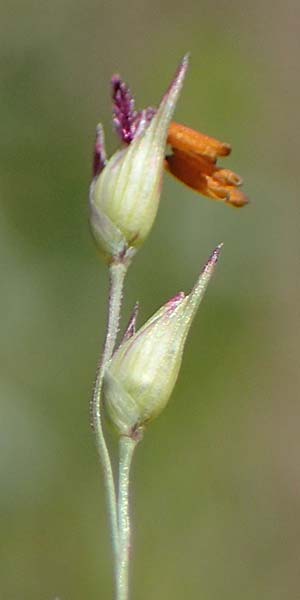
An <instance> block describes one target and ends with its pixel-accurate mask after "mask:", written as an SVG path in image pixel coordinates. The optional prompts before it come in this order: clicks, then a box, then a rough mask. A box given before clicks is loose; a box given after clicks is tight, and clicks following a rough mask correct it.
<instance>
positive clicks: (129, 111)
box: [111, 75, 137, 144]
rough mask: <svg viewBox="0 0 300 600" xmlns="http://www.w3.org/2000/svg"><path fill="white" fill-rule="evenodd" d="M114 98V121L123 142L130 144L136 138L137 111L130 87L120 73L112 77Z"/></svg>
mask: <svg viewBox="0 0 300 600" xmlns="http://www.w3.org/2000/svg"><path fill="white" fill-rule="evenodd" d="M111 85H112V100H113V122H114V125H115V128H116V131H117V134H118V135H119V136H120V138H121V140H122V142H124V143H125V144H130V142H132V140H133V138H134V133H135V129H136V125H135V121H136V117H137V114H136V111H135V108H134V98H133V96H132V94H131V92H130V89H129V88H128V86H127V85H126V83H125V82H124V81H122V79H121V78H120V76H119V75H113V77H112V79H111Z"/></svg>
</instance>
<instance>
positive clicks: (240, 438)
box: [0, 0, 300, 600]
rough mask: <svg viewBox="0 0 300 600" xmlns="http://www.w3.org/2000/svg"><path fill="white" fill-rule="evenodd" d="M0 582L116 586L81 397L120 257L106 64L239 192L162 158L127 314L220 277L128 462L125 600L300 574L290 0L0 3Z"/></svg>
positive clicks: (245, 591) (295, 137) (104, 593)
mask: <svg viewBox="0 0 300 600" xmlns="http://www.w3.org/2000/svg"><path fill="white" fill-rule="evenodd" d="M1 13H2V16H1V25H0V29H1V35H0V47H1V50H0V54H1V58H0V61H1V79H2V84H1V98H0V115H1V136H0V148H1V183H0V185H1V219H0V228H1V236H0V255H1V266H2V268H1V293H0V307H1V317H2V318H1V336H0V337H1V350H0V351H1V363H0V364H1V366H0V390H1V437H0V439H1V441H0V444H1V452H0V464H1V493H0V522H1V578H0V587H1V597H2V598H6V600H21V599H22V600H54V599H57V598H59V599H60V600H82V599H83V598H88V599H89V600H96V599H99V598H103V599H104V598H105V599H106V598H107V599H109V598H112V597H113V596H112V594H113V587H112V567H111V549H110V544H109V531H108V526H107V520H106V514H105V503H104V494H103V484H102V478H101V473H100V469H99V466H98V463H97V457H96V452H95V448H94V441H93V438H92V435H91V432H90V429H89V417H88V401H89V397H90V394H91V389H92V384H93V380H94V372H95V366H96V362H97V358H98V355H99V351H100V347H101V343H102V339H103V335H104V327H105V319H106V317H105V305H106V295H107V273H106V269H105V267H104V265H103V264H102V263H101V262H100V261H99V260H98V259H97V257H96V252H95V249H94V246H93V243H92V240H91V238H90V235H89V231H88V225H87V190H88V185H89V181H90V174H91V151H92V145H93V141H94V128H95V125H96V123H97V122H98V121H99V120H102V122H103V123H104V126H105V129H106V137H107V145H108V148H109V151H110V152H111V151H113V150H114V148H115V147H116V144H117V140H116V137H115V136H114V134H113V132H112V128H111V113H110V97H109V79H110V76H111V74H112V73H113V72H116V71H117V72H120V73H121V74H122V76H123V77H124V78H125V79H126V80H127V81H128V82H130V85H131V88H132V90H133V91H134V92H135V94H136V98H137V104H138V106H139V107H142V106H145V105H149V104H150V105H155V104H157V102H158V101H159V99H160V97H161V95H162V93H163V91H164V89H165V88H166V86H167V84H168V82H169V80H170V77H171V76H172V74H173V72H174V70H175V68H176V65H177V63H178V61H179V59H180V58H181V56H182V55H183V54H184V53H185V52H186V51H187V50H190V51H191V68H190V71H189V74H188V77H187V80H186V84H185V87H184V91H183V93H182V96H181V99H180V102H179V105H178V109H177V113H176V119H177V120H179V121H181V122H184V123H186V124H187V125H190V126H193V127H195V128H199V129H200V130H202V131H204V132H206V133H208V134H210V135H214V136H216V137H219V138H220V139H223V140H225V141H228V142H231V143H232V146H233V154H232V157H230V159H228V160H227V161H226V162H227V163H228V166H231V167H232V168H233V169H234V170H236V171H237V172H238V173H241V174H242V175H243V176H244V180H245V186H244V189H245V191H246V192H247V193H248V194H249V196H250V197H251V200H252V203H251V205H249V206H248V207H246V208H245V209H243V210H240V211H237V210H234V209H231V208H230V207H226V206H223V205H221V204H218V203H214V202H212V201H209V200H207V199H204V198H201V197H199V196H197V195H196V194H194V193H193V192H191V191H190V190H188V189H187V188H184V187H183V186H181V185H180V184H178V183H177V182H176V181H175V180H173V179H171V178H169V177H167V176H166V178H165V182H164V189H163V194H162V200H161V206H160V211H159V215H158V218H157V221H156V224H155V227H154V229H153V231H152V234H151V236H150V237H149V239H148V241H147V243H146V244H145V246H144V247H143V249H142V250H141V251H140V253H139V254H138V256H137V257H136V260H135V262H134V264H133V266H132V267H131V270H130V273H129V276H128V280H127V286H126V300H125V306H124V321H123V322H124V323H125V321H126V320H127V318H128V315H129V312H130V309H131V308H132V305H133V303H134V302H135V300H136V299H137V298H138V299H139V300H140V304H141V310H140V323H142V322H143V321H144V320H145V319H146V318H147V317H148V316H149V315H150V314H151V313H152V312H153V311H154V310H155V309H156V308H157V307H158V306H159V305H160V304H162V303H163V302H164V301H166V300H167V299H168V298H169V297H171V296H172V295H173V294H174V293H176V292H177V291H179V290H181V289H184V290H188V289H189V288H190V287H191V285H192V284H193V282H194V280H195V278H196V276H197V273H198V272H199V269H200V266H201V265H202V264H203V263H204V261H205V260H206V258H207V256H208V255H209V253H210V251H211V250H212V248H213V247H214V246H215V245H216V244H217V243H218V242H220V241H223V242H224V251H223V255H222V259H221V261H220V264H219V266H218V271H217V275H216V276H215V278H214V280H213V282H212V283H211V285H210V287H209V290H208V293H207V295H206V298H205V300H204V302H203V304H202V306H201V310H200V311H199V314H198V316H197V319H196V321H195V324H194V327H193V330H192V332H191V335H190V337H189V341H188V344H187V347H186V351H185V357H184V362H183V366H182V370H181V374H180V378H179V381H178V385H177V387H176V391H175V393H174V394H173V397H172V401H171V402H170V404H169V406H168V409H167V410H166V411H165V413H164V414H163V415H162V416H161V417H160V419H158V420H157V422H156V423H154V424H153V425H152V427H151V428H149V430H148V432H147V434H146V436H145V438H144V441H143V443H142V444H141V445H140V447H139V450H138V452H137V454H136V457H135V462H134V470H133V485H132V500H133V509H132V512H133V522H134V527H133V548H134V550H133V563H132V586H131V587H132V600H138V599H140V598H143V600H153V599H154V598H155V599H161V600H162V599H172V600H181V599H182V598H190V599H192V598H201V599H204V598H205V599H206V600H220V599H222V600H226V599H228V600H240V598H243V600H254V599H255V600H258V599H261V600H285V599H286V600H296V598H299V588H300V570H299V558H300V442H299V429H300V407H299V384H300V381H299V366H298V361H299V343H298V339H299V325H300V314H299V300H300V294H299V292H300V289H299V250H300V248H299V225H300V219H299V216H300V215H299V183H297V181H298V174H299V153H300V144H299V139H300V138H299V101H300V84H299V67H298V63H299V51H300V43H299V39H300V36H299V25H300V4H299V2H297V1H296V0H286V1H284V2H283V0H281V1H279V2H278V3H274V2H273V1H272V0H263V1H261V0H244V2H240V1H239V0H226V2H225V1H224V0H219V1H215V2H208V1H207V0H202V1H201V0H185V2H184V3H182V2H179V1H178V0H172V1H171V0H163V1H158V0H151V2H150V0H142V1H137V0H131V1H127V2H120V0H110V1H108V0H106V1H103V0H97V1H94V0H73V1H72V2H71V1H70V0H52V2H45V1H42V2H37V1H36V0H26V1H24V0H11V2H10V3H6V5H5V6H4V5H3V6H2V8H1Z"/></svg>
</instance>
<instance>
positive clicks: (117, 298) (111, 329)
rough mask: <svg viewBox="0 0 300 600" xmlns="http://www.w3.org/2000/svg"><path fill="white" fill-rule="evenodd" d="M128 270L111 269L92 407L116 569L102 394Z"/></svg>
mask: <svg viewBox="0 0 300 600" xmlns="http://www.w3.org/2000/svg"><path fill="white" fill-rule="evenodd" d="M127 268H128V263H127V264H126V263H122V262H118V263H112V264H111V266H110V271H109V276H110V288H109V308H108V322H107V330H106V337H105V343H104V349H103V353H102V356H101V359H100V361H99V365H98V368H97V374H96V383H95V388H94V394H93V398H92V403H91V412H92V425H93V429H94V432H95V438H96V445H97V450H98V455H99V459H100V462H101V465H102V468H103V475H104V485H105V490H106V498H107V505H108V512H109V517H110V525H111V535H112V544H113V550H114V557H115V568H117V566H116V565H117V561H118V517H117V502H116V492H115V483H114V477H113V470H112V464H111V460H110V456H109V452H108V449H107V445H106V441H105V437H104V433H103V426H102V415H101V390H102V383H103V376H104V371H105V367H106V364H107V362H108V361H109V360H110V358H111V356H112V353H113V350H114V347H115V343H116V338H117V334H118V329H119V320H120V310H121V303H122V294H123V284H124V278H125V275H126V271H127Z"/></svg>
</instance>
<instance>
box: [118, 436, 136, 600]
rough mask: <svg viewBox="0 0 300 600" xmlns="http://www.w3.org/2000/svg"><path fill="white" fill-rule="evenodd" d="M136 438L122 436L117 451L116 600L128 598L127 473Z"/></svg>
mask: <svg viewBox="0 0 300 600" xmlns="http://www.w3.org/2000/svg"><path fill="white" fill-rule="evenodd" d="M136 444H137V441H136V440H133V439H132V438H129V437H126V436H122V437H121V438H120V444H119V451H120V462H119V497H118V523H119V558H118V569H117V597H116V600H128V590H129V588H128V582H129V554H130V515H129V473H130V466H131V461H132V456H133V452H134V449H135V446H136Z"/></svg>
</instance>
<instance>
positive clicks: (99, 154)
mask: <svg viewBox="0 0 300 600" xmlns="http://www.w3.org/2000/svg"><path fill="white" fill-rule="evenodd" d="M105 164H106V154H105V145H104V133H103V129H102V125H100V124H99V125H97V128H96V141H95V146H94V160H93V177H98V175H100V173H101V171H102V170H103V169H104V167H105Z"/></svg>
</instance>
